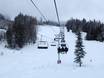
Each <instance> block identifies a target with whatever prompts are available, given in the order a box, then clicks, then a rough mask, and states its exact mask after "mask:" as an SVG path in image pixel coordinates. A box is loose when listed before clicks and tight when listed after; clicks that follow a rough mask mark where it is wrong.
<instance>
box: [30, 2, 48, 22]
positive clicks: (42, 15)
mask: <svg viewBox="0 0 104 78" xmlns="http://www.w3.org/2000/svg"><path fill="white" fill-rule="evenodd" d="M30 1H31V3H32V4H33V5H34V6H35V8H36V9H37V10H38V12H39V13H40V15H41V16H42V17H43V18H44V20H45V21H47V19H46V17H45V16H44V15H43V13H42V12H41V11H40V9H39V8H38V7H37V5H36V4H35V2H34V1H33V0H30Z"/></svg>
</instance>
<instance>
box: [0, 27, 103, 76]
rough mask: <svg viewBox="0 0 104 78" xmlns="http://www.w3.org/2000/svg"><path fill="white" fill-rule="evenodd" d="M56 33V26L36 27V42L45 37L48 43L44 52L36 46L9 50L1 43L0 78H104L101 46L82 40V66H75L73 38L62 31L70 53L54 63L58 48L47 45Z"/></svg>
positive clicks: (74, 38)
mask: <svg viewBox="0 0 104 78" xmlns="http://www.w3.org/2000/svg"><path fill="white" fill-rule="evenodd" d="M58 32H59V28H58V27H52V26H39V28H38V39H39V37H40V35H41V34H42V35H44V36H43V39H44V40H47V41H48V42H49V49H47V50H41V49H37V44H31V45H27V46H25V47H24V48H23V49H21V50H11V49H7V48H4V43H1V44H0V78H104V74H103V73H104V61H103V59H104V52H103V51H104V43H100V42H96V41H85V40H84V45H85V51H86V52H87V54H86V56H85V58H84V60H83V62H84V65H83V66H82V67H78V66H76V64H75V63H73V61H74V57H75V56H74V49H75V40H76V36H75V35H74V34H73V33H72V32H69V33H68V32H66V31H65V35H66V41H67V44H68V46H69V51H68V54H65V55H61V60H62V63H61V64H57V47H52V46H50V42H51V41H52V39H53V37H54V34H57V33H58ZM84 36H85V34H83V38H84Z"/></svg>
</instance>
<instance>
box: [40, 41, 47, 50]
mask: <svg viewBox="0 0 104 78" xmlns="http://www.w3.org/2000/svg"><path fill="white" fill-rule="evenodd" d="M38 49H48V43H47V41H39V42H38Z"/></svg>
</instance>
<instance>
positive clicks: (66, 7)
mask: <svg viewBox="0 0 104 78" xmlns="http://www.w3.org/2000/svg"><path fill="white" fill-rule="evenodd" d="M53 1H54V0H34V2H35V3H36V5H37V6H38V7H39V8H40V10H41V11H42V13H43V14H44V15H45V16H46V17H47V19H49V20H56V14H55V8H54V3H53ZM56 2H57V5H58V10H59V16H60V19H61V20H67V19H70V18H72V17H73V18H80V19H81V18H86V19H96V20H101V21H104V0H56ZM20 12H22V13H24V14H28V15H32V16H35V17H37V18H40V17H41V16H40V14H39V13H38V11H37V10H36V8H35V7H34V6H33V5H32V3H31V2H30V0H0V13H3V14H6V15H8V16H10V18H11V19H14V17H15V16H16V15H18V14H19V13H20Z"/></svg>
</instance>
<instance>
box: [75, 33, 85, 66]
mask: <svg viewBox="0 0 104 78" xmlns="http://www.w3.org/2000/svg"><path fill="white" fill-rule="evenodd" d="M76 36H77V40H76V46H75V47H76V49H75V52H74V53H75V56H76V57H75V60H74V62H75V63H78V64H79V66H80V67H81V66H82V58H84V56H85V54H86V52H85V51H84V48H83V47H84V46H83V41H82V36H81V32H80V31H78V32H76Z"/></svg>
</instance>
